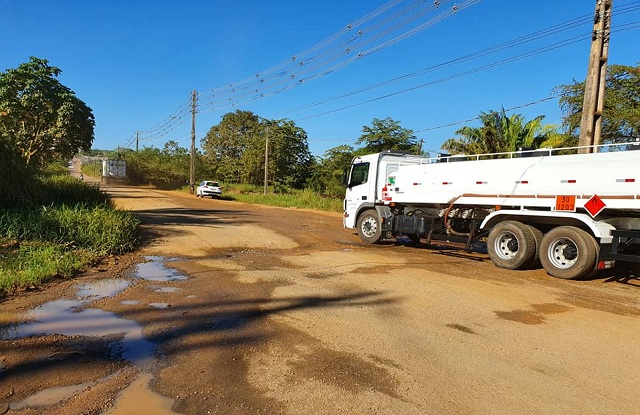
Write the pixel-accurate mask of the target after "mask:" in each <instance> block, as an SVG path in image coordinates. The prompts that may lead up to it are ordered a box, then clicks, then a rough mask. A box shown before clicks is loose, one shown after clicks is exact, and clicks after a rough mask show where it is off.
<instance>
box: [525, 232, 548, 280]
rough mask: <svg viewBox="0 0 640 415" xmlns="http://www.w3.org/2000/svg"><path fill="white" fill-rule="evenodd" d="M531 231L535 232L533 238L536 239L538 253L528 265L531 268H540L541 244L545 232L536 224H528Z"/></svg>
mask: <svg viewBox="0 0 640 415" xmlns="http://www.w3.org/2000/svg"><path fill="white" fill-rule="evenodd" d="M527 227H528V228H529V230H530V231H531V233H532V234H533V239H534V240H535V241H536V253H535V254H534V256H533V259H532V260H531V263H530V264H529V265H528V266H527V268H529V269H533V268H540V265H541V263H540V246H541V245H542V238H543V237H544V234H543V233H542V231H541V230H540V229H538V228H536V227H535V226H531V225H527Z"/></svg>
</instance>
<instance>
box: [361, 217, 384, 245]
mask: <svg viewBox="0 0 640 415" xmlns="http://www.w3.org/2000/svg"><path fill="white" fill-rule="evenodd" d="M381 225H382V224H381V222H380V216H378V212H376V211H375V210H373V209H369V210H365V211H364V212H362V214H361V215H360V217H358V236H359V237H360V239H362V240H363V241H364V242H366V243H369V244H375V243H376V242H378V241H379V240H380V238H381V237H382V226H381Z"/></svg>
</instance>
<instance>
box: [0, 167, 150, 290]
mask: <svg viewBox="0 0 640 415" xmlns="http://www.w3.org/2000/svg"><path fill="white" fill-rule="evenodd" d="M39 180H40V182H39V183H40V184H38V188H37V189H30V191H29V192H26V194H30V195H33V197H32V198H30V199H27V200H24V203H22V204H20V205H19V206H14V207H11V208H5V209H0V298H2V297H5V296H6V295H8V294H10V293H12V292H15V291H16V290H20V289H25V288H30V287H37V286H38V285H40V284H42V283H43V282H46V281H48V280H50V279H52V278H58V277H62V278H67V277H70V276H72V275H74V274H75V273H77V272H79V271H81V270H82V269H83V268H85V267H86V266H87V265H88V264H91V263H94V262H96V261H98V260H99V259H101V258H103V257H105V256H108V255H118V254H122V253H125V252H129V251H131V250H133V249H135V248H136V246H137V245H138V244H139V241H140V237H139V234H138V225H139V221H138V219H137V218H136V217H135V216H133V214H132V213H131V212H128V211H123V210H118V209H116V208H115V207H114V206H113V205H112V203H111V202H110V200H109V197H108V195H107V194H106V193H104V192H103V191H101V190H100V189H99V188H97V187H95V186H92V185H90V184H87V183H84V182H81V181H79V180H77V179H75V178H71V177H69V176H68V175H56V174H53V175H46V176H43V177H41V178H40V179H39ZM45 189H46V190H45Z"/></svg>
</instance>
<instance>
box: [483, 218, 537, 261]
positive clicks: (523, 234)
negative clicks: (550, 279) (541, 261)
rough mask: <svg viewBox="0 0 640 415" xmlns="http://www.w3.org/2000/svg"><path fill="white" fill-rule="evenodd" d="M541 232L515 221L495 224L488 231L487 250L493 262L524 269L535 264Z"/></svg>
mask: <svg viewBox="0 0 640 415" xmlns="http://www.w3.org/2000/svg"><path fill="white" fill-rule="evenodd" d="M541 239H542V233H541V232H540V231H539V230H538V229H536V228H534V227H533V226H530V225H526V224H524V223H521V222H517V221H511V220H510V221H505V222H501V223H499V224H497V225H496V226H494V227H493V228H492V229H491V232H489V238H488V240H487V250H488V251H489V257H490V258H491V260H492V261H493V263H494V264H495V265H496V266H497V267H499V268H504V269H514V270H515V269H526V268H529V267H531V266H532V265H534V264H535V262H536V261H537V257H538V252H539V247H540V241H541Z"/></svg>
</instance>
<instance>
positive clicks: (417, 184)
mask: <svg viewBox="0 0 640 415" xmlns="http://www.w3.org/2000/svg"><path fill="white" fill-rule="evenodd" d="M413 185H414V186H420V185H422V183H414V184H413Z"/></svg>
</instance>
